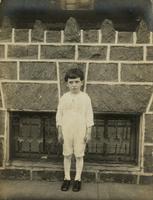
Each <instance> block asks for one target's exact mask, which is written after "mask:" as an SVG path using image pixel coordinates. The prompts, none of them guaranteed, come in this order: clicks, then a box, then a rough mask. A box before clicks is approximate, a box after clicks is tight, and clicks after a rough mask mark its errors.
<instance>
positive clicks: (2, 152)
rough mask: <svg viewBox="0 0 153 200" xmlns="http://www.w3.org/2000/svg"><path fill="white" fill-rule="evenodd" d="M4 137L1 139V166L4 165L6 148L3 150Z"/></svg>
mask: <svg viewBox="0 0 153 200" xmlns="http://www.w3.org/2000/svg"><path fill="white" fill-rule="evenodd" d="M3 148H4V147H3V139H0V167H1V166H2V165H3V157H4V150H3Z"/></svg>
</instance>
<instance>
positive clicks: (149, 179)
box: [140, 175, 153, 185]
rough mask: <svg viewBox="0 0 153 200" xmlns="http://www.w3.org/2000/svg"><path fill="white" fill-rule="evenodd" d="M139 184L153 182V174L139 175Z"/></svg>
mask: <svg viewBox="0 0 153 200" xmlns="http://www.w3.org/2000/svg"><path fill="white" fill-rule="evenodd" d="M140 184H144V185H145V184H146V185H149V184H153V175H150V176H140Z"/></svg>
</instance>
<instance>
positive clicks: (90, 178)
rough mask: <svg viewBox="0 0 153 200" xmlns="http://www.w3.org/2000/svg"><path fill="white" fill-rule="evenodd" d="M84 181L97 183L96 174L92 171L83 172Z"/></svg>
mask: <svg viewBox="0 0 153 200" xmlns="http://www.w3.org/2000/svg"><path fill="white" fill-rule="evenodd" d="M81 177H82V181H83V182H96V181H97V180H96V173H95V172H90V171H83V172H82V176H81Z"/></svg>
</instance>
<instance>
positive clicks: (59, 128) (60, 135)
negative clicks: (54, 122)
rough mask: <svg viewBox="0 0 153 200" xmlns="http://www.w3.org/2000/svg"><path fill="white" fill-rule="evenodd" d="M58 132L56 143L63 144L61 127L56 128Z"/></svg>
mask: <svg viewBox="0 0 153 200" xmlns="http://www.w3.org/2000/svg"><path fill="white" fill-rule="evenodd" d="M57 130H58V142H59V143H61V144H62V143H63V133H62V126H57Z"/></svg>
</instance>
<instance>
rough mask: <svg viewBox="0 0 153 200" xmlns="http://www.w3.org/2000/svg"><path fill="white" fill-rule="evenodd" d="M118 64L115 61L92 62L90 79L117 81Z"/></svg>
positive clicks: (89, 72) (89, 73)
mask: <svg viewBox="0 0 153 200" xmlns="http://www.w3.org/2000/svg"><path fill="white" fill-rule="evenodd" d="M117 80H118V65H117V64H114V63H109V64H107V63H90V64H89V71H88V81H117Z"/></svg>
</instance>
